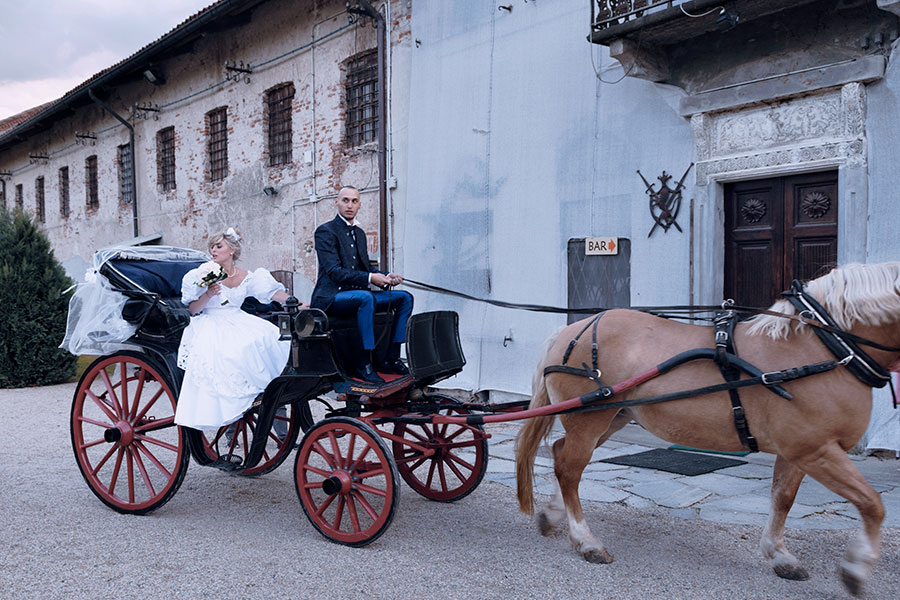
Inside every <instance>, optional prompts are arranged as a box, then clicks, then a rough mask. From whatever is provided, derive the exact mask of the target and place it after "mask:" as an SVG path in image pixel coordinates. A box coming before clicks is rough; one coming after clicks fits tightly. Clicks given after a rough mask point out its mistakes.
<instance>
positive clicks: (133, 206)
mask: <svg viewBox="0 0 900 600" xmlns="http://www.w3.org/2000/svg"><path fill="white" fill-rule="evenodd" d="M88 96H90V98H91V100H93V101H94V102H96V103H97V104H99V105H100V107H101V108H102V109H103V110H105V111H106V112H108V113H109V114H111V115H112V116H114V117H115V118H116V120H118V121H119V122H120V123H121V124H122V125H124V126H125V127H127V128H128V135H129V138H130V143H129V144H128V146H129V153H130V154H131V186H132V194H134V196H133V197H132V198H131V214H132V219H133V224H134V237H137V236H138V235H139V233H138V231H139V230H138V209H137V198H138V187H137V173H136V165H135V161H134V126H133V125H132V124H131V123H129V122H128V121H126V120H125V119H123V118H122V117H121V116H119V115H118V113H116V112H115V111H114V110H113V109H111V108H110V107H108V106H107V105H106V104H104V103H103V101H102V100H100V98H98V97H97V96H95V95H94V90H93V89H91V88H88Z"/></svg>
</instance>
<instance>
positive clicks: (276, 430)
mask: <svg viewBox="0 0 900 600" xmlns="http://www.w3.org/2000/svg"><path fill="white" fill-rule="evenodd" d="M282 409H283V410H282ZM299 415H300V403H299V402H294V403H292V404H286V405H284V406H283V407H281V409H279V410H278V412H276V413H275V420H274V421H273V422H272V427H271V428H270V429H269V431H268V432H267V434H266V438H267V439H266V448H265V450H264V451H263V456H262V458H261V459H260V461H259V463H258V464H257V465H256V466H254V467H253V468H250V469H245V470H241V471H238V474H239V475H262V474H264V473H271V472H272V471H274V470H275V469H277V468H278V467H279V466H280V465H281V463H283V462H284V461H285V459H287V457H288V456H289V455H290V453H291V450H293V449H294V444H296V443H297V436H298V435H299V433H300V417H299ZM258 418H259V415H258V414H257V413H255V412H250V413H247V414H245V415H244V416H243V417H241V418H240V419H238V420H237V421H235V422H234V423H232V424H231V425H226V426H225V427H220V428H219V430H218V431H217V432H216V434H215V435H214V436H210V435H209V432H207V433H201V435H202V436H203V447H204V449H205V450H206V454H207V455H208V456H209V457H210V458H211V459H212V460H213V461H215V460H216V459H218V458H219V457H220V456H226V457H228V459H229V460H232V459H233V460H234V462H235V464H238V465H240V464H243V462H244V460H245V459H246V457H247V454H248V453H249V452H250V444H251V443H253V436H254V435H256V425H257V420H258ZM210 437H211V439H210Z"/></svg>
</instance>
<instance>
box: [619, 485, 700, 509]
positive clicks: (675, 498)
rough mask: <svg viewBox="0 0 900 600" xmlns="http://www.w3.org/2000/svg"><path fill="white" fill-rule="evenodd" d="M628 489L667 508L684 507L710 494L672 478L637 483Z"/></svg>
mask: <svg viewBox="0 0 900 600" xmlns="http://www.w3.org/2000/svg"><path fill="white" fill-rule="evenodd" d="M628 491H629V492H631V493H632V494H637V495H638V496H640V497H642V498H646V499H647V500H652V501H653V502H655V503H656V504H659V505H660V506H665V507H668V508H685V507H688V506H691V505H692V504H696V503H697V502H700V501H701V500H703V499H704V498H707V497H708V496H709V495H710V493H709V492H707V491H705V490H699V489H697V488H692V487H690V486H687V485H684V484H683V483H678V482H677V481H672V480H669V481H660V482H653V483H638V484H635V485H633V486H632V487H630V488H628Z"/></svg>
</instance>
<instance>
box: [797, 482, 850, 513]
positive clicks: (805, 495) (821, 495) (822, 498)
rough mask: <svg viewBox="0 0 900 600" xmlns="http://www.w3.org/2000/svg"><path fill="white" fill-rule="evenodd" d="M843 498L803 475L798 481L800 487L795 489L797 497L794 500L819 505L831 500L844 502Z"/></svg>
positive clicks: (828, 502)
mask: <svg viewBox="0 0 900 600" xmlns="http://www.w3.org/2000/svg"><path fill="white" fill-rule="evenodd" d="M844 501H845V498H842V497H841V496H838V495H837V494H835V493H834V492H832V491H831V490H829V489H828V488H827V487H825V486H824V485H822V484H821V483H819V482H818V481H816V480H815V479H812V478H810V477H804V478H803V481H802V482H801V483H800V489H799V490H798V491H797V499H796V500H795V502H800V503H801V504H809V505H811V506H821V505H823V504H830V503H832V502H844Z"/></svg>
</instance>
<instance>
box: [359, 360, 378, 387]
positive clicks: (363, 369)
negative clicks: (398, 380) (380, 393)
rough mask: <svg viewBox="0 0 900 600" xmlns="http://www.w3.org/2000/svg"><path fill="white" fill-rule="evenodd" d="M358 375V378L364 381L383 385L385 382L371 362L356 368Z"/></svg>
mask: <svg viewBox="0 0 900 600" xmlns="http://www.w3.org/2000/svg"><path fill="white" fill-rule="evenodd" d="M356 377H357V378H358V379H362V380H363V381H368V382H369V383H375V384H377V385H381V384H383V383H384V379H382V378H381V376H380V375H378V373H376V372H375V367H373V366H372V363H371V362H366V363H364V364H362V365H361V366H360V367H359V368H358V369H357V370H356Z"/></svg>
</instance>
